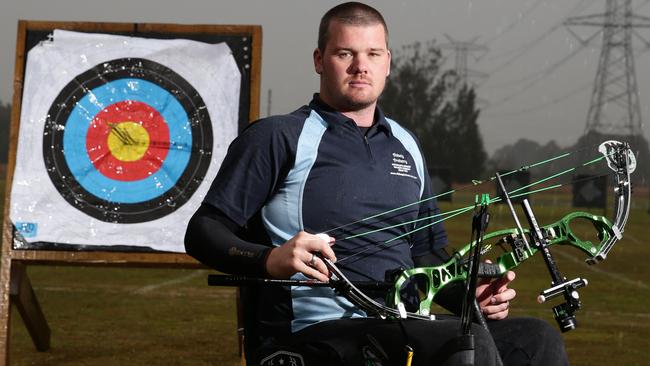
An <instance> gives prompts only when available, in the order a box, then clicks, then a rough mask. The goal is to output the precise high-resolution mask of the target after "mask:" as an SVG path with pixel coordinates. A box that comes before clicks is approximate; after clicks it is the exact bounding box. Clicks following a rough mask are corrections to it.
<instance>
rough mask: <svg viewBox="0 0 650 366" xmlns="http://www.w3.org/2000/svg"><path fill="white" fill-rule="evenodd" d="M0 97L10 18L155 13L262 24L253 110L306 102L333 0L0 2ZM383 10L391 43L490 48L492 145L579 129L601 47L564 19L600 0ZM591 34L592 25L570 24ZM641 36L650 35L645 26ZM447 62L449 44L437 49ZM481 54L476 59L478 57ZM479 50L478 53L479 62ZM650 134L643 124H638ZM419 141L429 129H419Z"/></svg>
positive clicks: (513, 0)
mask: <svg viewBox="0 0 650 366" xmlns="http://www.w3.org/2000/svg"><path fill="white" fill-rule="evenodd" d="M1 1H2V2H1V3H0V46H1V47H2V49H3V50H4V52H2V53H0V100H2V101H4V102H8V101H10V100H11V96H12V93H13V92H12V77H13V67H14V57H15V53H14V50H15V42H16V24H17V21H18V19H28V20H53V21H54V20H56V21H106V22H157V23H161V22H162V23H183V24H199V23H200V24H259V25H261V26H262V27H263V50H262V87H261V108H260V114H261V115H262V116H265V115H266V114H267V104H268V98H267V95H268V90H269V89H271V90H272V103H271V107H272V108H271V113H273V114H277V113H285V112H289V111H292V110H293V109H295V108H296V107H298V106H300V105H302V104H305V103H306V102H308V101H309V99H310V98H311V94H312V93H313V92H314V91H316V90H317V87H318V79H317V77H316V74H315V73H314V71H313V64H312V58H311V55H312V51H313V49H314V47H315V42H316V33H317V27H318V22H319V19H320V17H321V16H322V14H323V13H324V12H325V11H326V10H327V9H329V8H331V7H332V6H333V5H335V4H337V3H339V1H323V0H321V1H307V0H300V1H298V0H275V1H271V0H267V1H264V0H236V1H225V0H222V1H219V0H183V1H177V0H158V1H145V0H139V1H134V0H128V1H127V0H113V1H110V2H106V1H96V0H83V1H81V0H56V1H47V0H42V1H36V0H20V1H14V0H1ZM367 3H369V4H371V5H373V6H375V7H376V8H378V9H379V10H380V11H381V12H382V13H383V14H384V16H385V18H386V20H387V22H388V26H389V29H390V35H391V37H390V46H391V48H392V49H393V52H394V53H399V50H400V48H401V46H402V45H406V44H410V43H413V42H415V41H420V42H427V41H430V40H433V39H435V40H436V41H437V42H438V43H439V44H446V43H449V42H448V40H447V38H446V37H445V34H447V35H449V36H450V37H452V38H453V39H455V40H458V41H469V40H472V39H474V38H475V37H477V40H476V43H477V44H483V45H486V46H487V47H488V48H489V51H488V52H485V53H477V54H473V55H471V56H470V57H469V67H470V68H471V69H474V70H476V71H480V72H483V73H486V74H487V76H486V77H484V78H480V79H476V80H475V81H476V82H478V83H479V84H480V86H479V87H478V89H477V92H478V96H479V98H481V100H482V101H484V103H483V104H482V105H481V108H482V113H481V116H480V118H479V125H480V128H481V131H482V133H483V136H484V141H485V145H486V149H487V150H488V151H489V152H493V151H494V150H495V149H497V148H498V147H500V146H501V145H503V144H507V143H512V142H514V141H516V140H517V139H519V138H521V137H526V138H530V139H534V140H537V141H539V142H541V143H546V142H548V141H549V140H556V141H557V142H558V143H559V144H560V145H562V146H566V145H569V144H571V143H572V142H574V141H575V140H576V139H577V138H578V137H579V136H580V135H581V134H582V133H583V130H584V128H585V123H586V116H587V110H588V108H589V99H590V95H591V91H592V84H593V80H594V77H595V74H596V68H597V65H598V56H599V53H600V36H597V37H596V38H595V39H594V40H593V41H592V42H591V43H590V44H589V45H588V46H585V47H583V46H581V44H580V42H579V41H578V40H577V39H576V37H574V36H573V35H572V34H571V33H570V32H569V30H568V29H567V27H565V26H563V25H562V22H563V21H564V20H565V19H566V18H567V17H568V16H577V15H589V14H596V13H603V12H604V8H605V0H547V1H542V0H475V1H471V0H417V1H394V0H382V1H368V2H367ZM648 3H650V1H648V0H633V5H634V9H636V11H637V12H638V13H639V14H640V15H645V16H647V15H650V6H646V5H647V4H648ZM572 30H573V31H574V32H575V33H578V34H579V35H580V36H581V37H583V38H585V39H586V38H588V37H589V36H591V35H592V34H594V33H596V32H597V31H598V28H595V27H593V28H589V27H572ZM638 34H639V35H640V36H641V37H643V38H645V39H648V40H650V30H643V29H639V30H638ZM634 46H635V47H634V48H635V51H636V54H637V56H636V72H637V81H638V87H639V93H640V101H641V106H642V111H641V113H642V116H645V119H646V120H647V118H650V107H649V105H650V103H647V101H648V95H650V69H649V67H648V66H647V64H648V63H649V62H650V57H649V56H648V54H649V53H650V52H647V51H648V47H647V45H646V44H644V43H642V42H641V41H640V40H639V38H636V39H635V40H634ZM445 55H447V56H448V64H447V65H448V66H449V67H453V60H454V54H453V53H452V52H451V51H448V50H447V51H445ZM479 57H480V58H479ZM477 58H478V60H476V59H477ZM643 128H644V131H645V135H646V137H648V136H650V133H649V132H650V128H649V127H648V124H647V123H646V124H644V126H643ZM420 138H421V139H424V138H426V137H425V136H421V137H420Z"/></svg>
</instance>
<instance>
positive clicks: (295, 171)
mask: <svg viewBox="0 0 650 366" xmlns="http://www.w3.org/2000/svg"><path fill="white" fill-rule="evenodd" d="M425 166H426V164H425V161H424V158H423V156H422V154H421V152H420V149H419V147H418V143H417V141H416V139H415V138H414V137H413V135H412V134H411V133H410V132H409V131H407V130H406V129H404V128H403V127H401V126H400V125H399V124H397V123H396V122H394V121H392V120H390V119H388V118H386V117H385V116H384V115H383V113H382V111H381V110H380V108H377V109H376V112H375V121H374V124H373V126H372V127H371V128H370V129H368V130H367V131H363V130H362V129H360V128H359V127H357V125H356V124H355V122H354V121H353V120H351V119H350V118H348V117H346V116H344V115H342V114H340V113H338V112H336V111H334V110H332V109H331V108H330V107H329V106H327V105H325V104H324V103H323V102H322V101H320V99H319V98H318V96H317V95H316V96H315V97H314V99H313V100H312V101H311V103H310V104H309V105H308V106H303V107H301V108H300V109H298V110H296V111H295V112H293V113H290V114H288V115H282V116H273V117H268V118H265V119H262V120H259V121H257V122H255V123H253V124H251V125H250V126H249V127H248V128H247V129H246V130H245V131H243V132H242V133H241V134H240V136H238V137H237V139H235V141H234V142H233V143H232V144H231V146H230V148H229V150H228V154H227V156H226V158H225V160H224V162H223V164H222V166H221V169H220V171H219V173H218V174H217V177H216V178H215V181H214V182H213V184H212V186H211V188H210V191H209V192H208V194H207V196H206V198H205V200H204V202H205V203H208V204H211V205H213V206H214V207H216V208H218V209H219V210H220V211H221V212H223V213H224V214H225V215H226V216H228V217H229V218H230V219H231V220H233V221H234V222H235V223H237V224H238V225H240V226H242V227H243V228H244V231H245V232H246V231H247V232H248V233H245V234H244V236H245V237H247V238H248V239H249V240H250V238H255V239H254V240H255V242H257V243H261V244H265V245H269V246H277V245H281V244H282V243H284V242H286V241H287V240H289V239H290V238H291V237H293V236H294V235H295V234H296V233H298V232H299V231H301V230H304V231H307V232H310V233H320V232H327V233H328V234H329V235H331V236H333V237H334V238H335V239H336V243H335V245H334V246H333V247H332V248H333V249H334V252H335V253H336V256H337V259H338V262H337V265H338V266H339V268H340V269H341V270H342V271H343V272H344V273H345V274H346V276H347V277H348V278H349V279H351V280H353V281H354V280H360V281H364V280H377V281H381V280H383V279H384V278H385V274H386V271H388V270H394V269H397V268H400V267H402V268H411V267H413V260H412V258H413V257H416V256H421V255H425V254H428V253H430V252H431V250H432V249H437V248H440V247H443V246H445V245H446V234H445V232H444V229H443V228H442V225H439V224H435V225H431V226H428V227H425V228H424V229H422V230H418V231H417V232H416V233H415V234H408V233H409V232H410V231H412V230H414V229H416V228H421V227H423V226H426V225H427V224H429V223H430V222H431V220H423V221H416V222H414V220H416V219H418V218H419V217H426V216H431V215H434V214H436V213H438V208H437V206H436V203H435V200H433V199H432V200H427V201H425V202H421V203H418V204H414V205H410V206H407V207H404V208H402V209H399V210H395V211H392V212H390V213H387V214H384V215H379V216H376V217H375V215H377V214H379V213H382V212H386V211H389V210H393V209H395V208H397V207H402V206H404V205H407V204H410V203H414V202H418V201H420V200H421V199H423V198H427V197H431V191H430V187H429V186H430V184H429V181H428V179H429V178H428V175H427V173H426V169H425ZM434 220H435V219H434ZM386 228H388V229H386ZM382 229H383V230H382ZM395 238H399V239H395ZM294 278H299V279H304V278H305V277H304V276H303V275H302V274H298V275H295V276H294ZM260 291H268V294H265V295H264V296H263V297H262V298H264V299H265V302H267V304H266V305H267V306H266V308H265V309H260V311H259V312H258V313H259V314H258V316H259V317H261V319H259V320H260V322H261V324H262V327H264V326H268V327H269V329H271V328H277V327H283V328H287V327H288V328H289V330H290V331H292V332H295V331H298V330H300V329H303V328H304V327H306V326H309V325H311V324H314V323H315V322H319V321H323V320H329V319H338V318H342V317H363V316H365V314H364V312H363V311H361V310H359V309H358V308H356V307H355V306H354V305H353V304H351V303H350V302H349V301H348V300H347V299H345V298H343V297H340V296H337V295H336V294H335V293H334V292H333V290H331V289H329V288H322V287H319V288H311V287H291V288H282V289H277V288H272V289H265V288H261V289H260Z"/></svg>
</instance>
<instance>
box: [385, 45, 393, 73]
mask: <svg viewBox="0 0 650 366" xmlns="http://www.w3.org/2000/svg"><path fill="white" fill-rule="evenodd" d="M391 59H392V55H391V53H390V50H388V71H386V77H388V76H389V75H390V66H391V65H390V63H391Z"/></svg>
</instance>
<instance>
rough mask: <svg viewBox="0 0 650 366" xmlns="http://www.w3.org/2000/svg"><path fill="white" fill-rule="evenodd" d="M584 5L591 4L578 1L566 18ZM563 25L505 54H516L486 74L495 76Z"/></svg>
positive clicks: (561, 22) (562, 22)
mask: <svg viewBox="0 0 650 366" xmlns="http://www.w3.org/2000/svg"><path fill="white" fill-rule="evenodd" d="M585 3H588V4H587V6H589V5H591V2H589V1H588V0H580V2H579V3H578V4H576V6H574V7H573V8H572V9H571V10H570V11H569V12H568V16H570V15H572V14H576V13H577V12H579V11H582V9H581V7H584V4H585ZM563 25H564V20H561V21H559V22H558V23H556V24H554V25H553V26H552V27H551V28H550V29H548V30H547V31H546V32H544V33H543V34H542V35H540V36H539V37H537V38H535V39H533V40H532V41H530V42H527V43H526V44H525V45H524V46H523V47H519V48H517V49H515V50H514V51H509V52H506V53H505V54H508V53H514V52H517V54H516V55H515V56H513V57H511V58H510V59H508V60H507V61H505V62H504V63H502V64H500V65H499V66H497V67H495V68H494V69H493V70H492V71H490V72H488V73H489V74H490V75H493V74H496V73H498V72H499V71H501V70H503V69H505V68H506V67H508V66H510V65H511V64H512V63H513V62H515V61H517V60H518V59H519V58H521V57H522V56H524V55H525V54H526V53H528V52H529V51H530V50H532V49H533V48H535V47H537V45H538V44H539V43H540V42H542V41H544V40H545V39H546V38H547V37H548V36H550V35H551V34H552V33H553V32H555V31H556V30H557V29H559V28H560V27H562V26H563ZM487 60H489V59H486V60H485V61H487ZM488 82H489V81H488Z"/></svg>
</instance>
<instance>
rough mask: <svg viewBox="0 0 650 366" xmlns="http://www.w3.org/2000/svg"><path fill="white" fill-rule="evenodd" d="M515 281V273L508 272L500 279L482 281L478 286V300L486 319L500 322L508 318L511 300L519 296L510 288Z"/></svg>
mask: <svg viewBox="0 0 650 366" xmlns="http://www.w3.org/2000/svg"><path fill="white" fill-rule="evenodd" d="M486 262H488V263H489V262H490V261H486ZM514 279H515V273H514V272H512V271H508V272H506V274H505V275H504V276H503V277H501V278H499V279H495V280H490V279H482V280H481V281H480V282H479V284H478V286H476V300H477V301H478V305H479V307H480V308H481V312H482V313H483V315H484V316H485V317H486V318H488V319H492V320H500V319H505V318H506V317H507V316H508V311H509V309H510V300H512V299H514V298H515V296H516V295H517V293H516V292H515V290H514V289H511V288H508V284H509V283H510V282H512V280H514Z"/></svg>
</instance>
